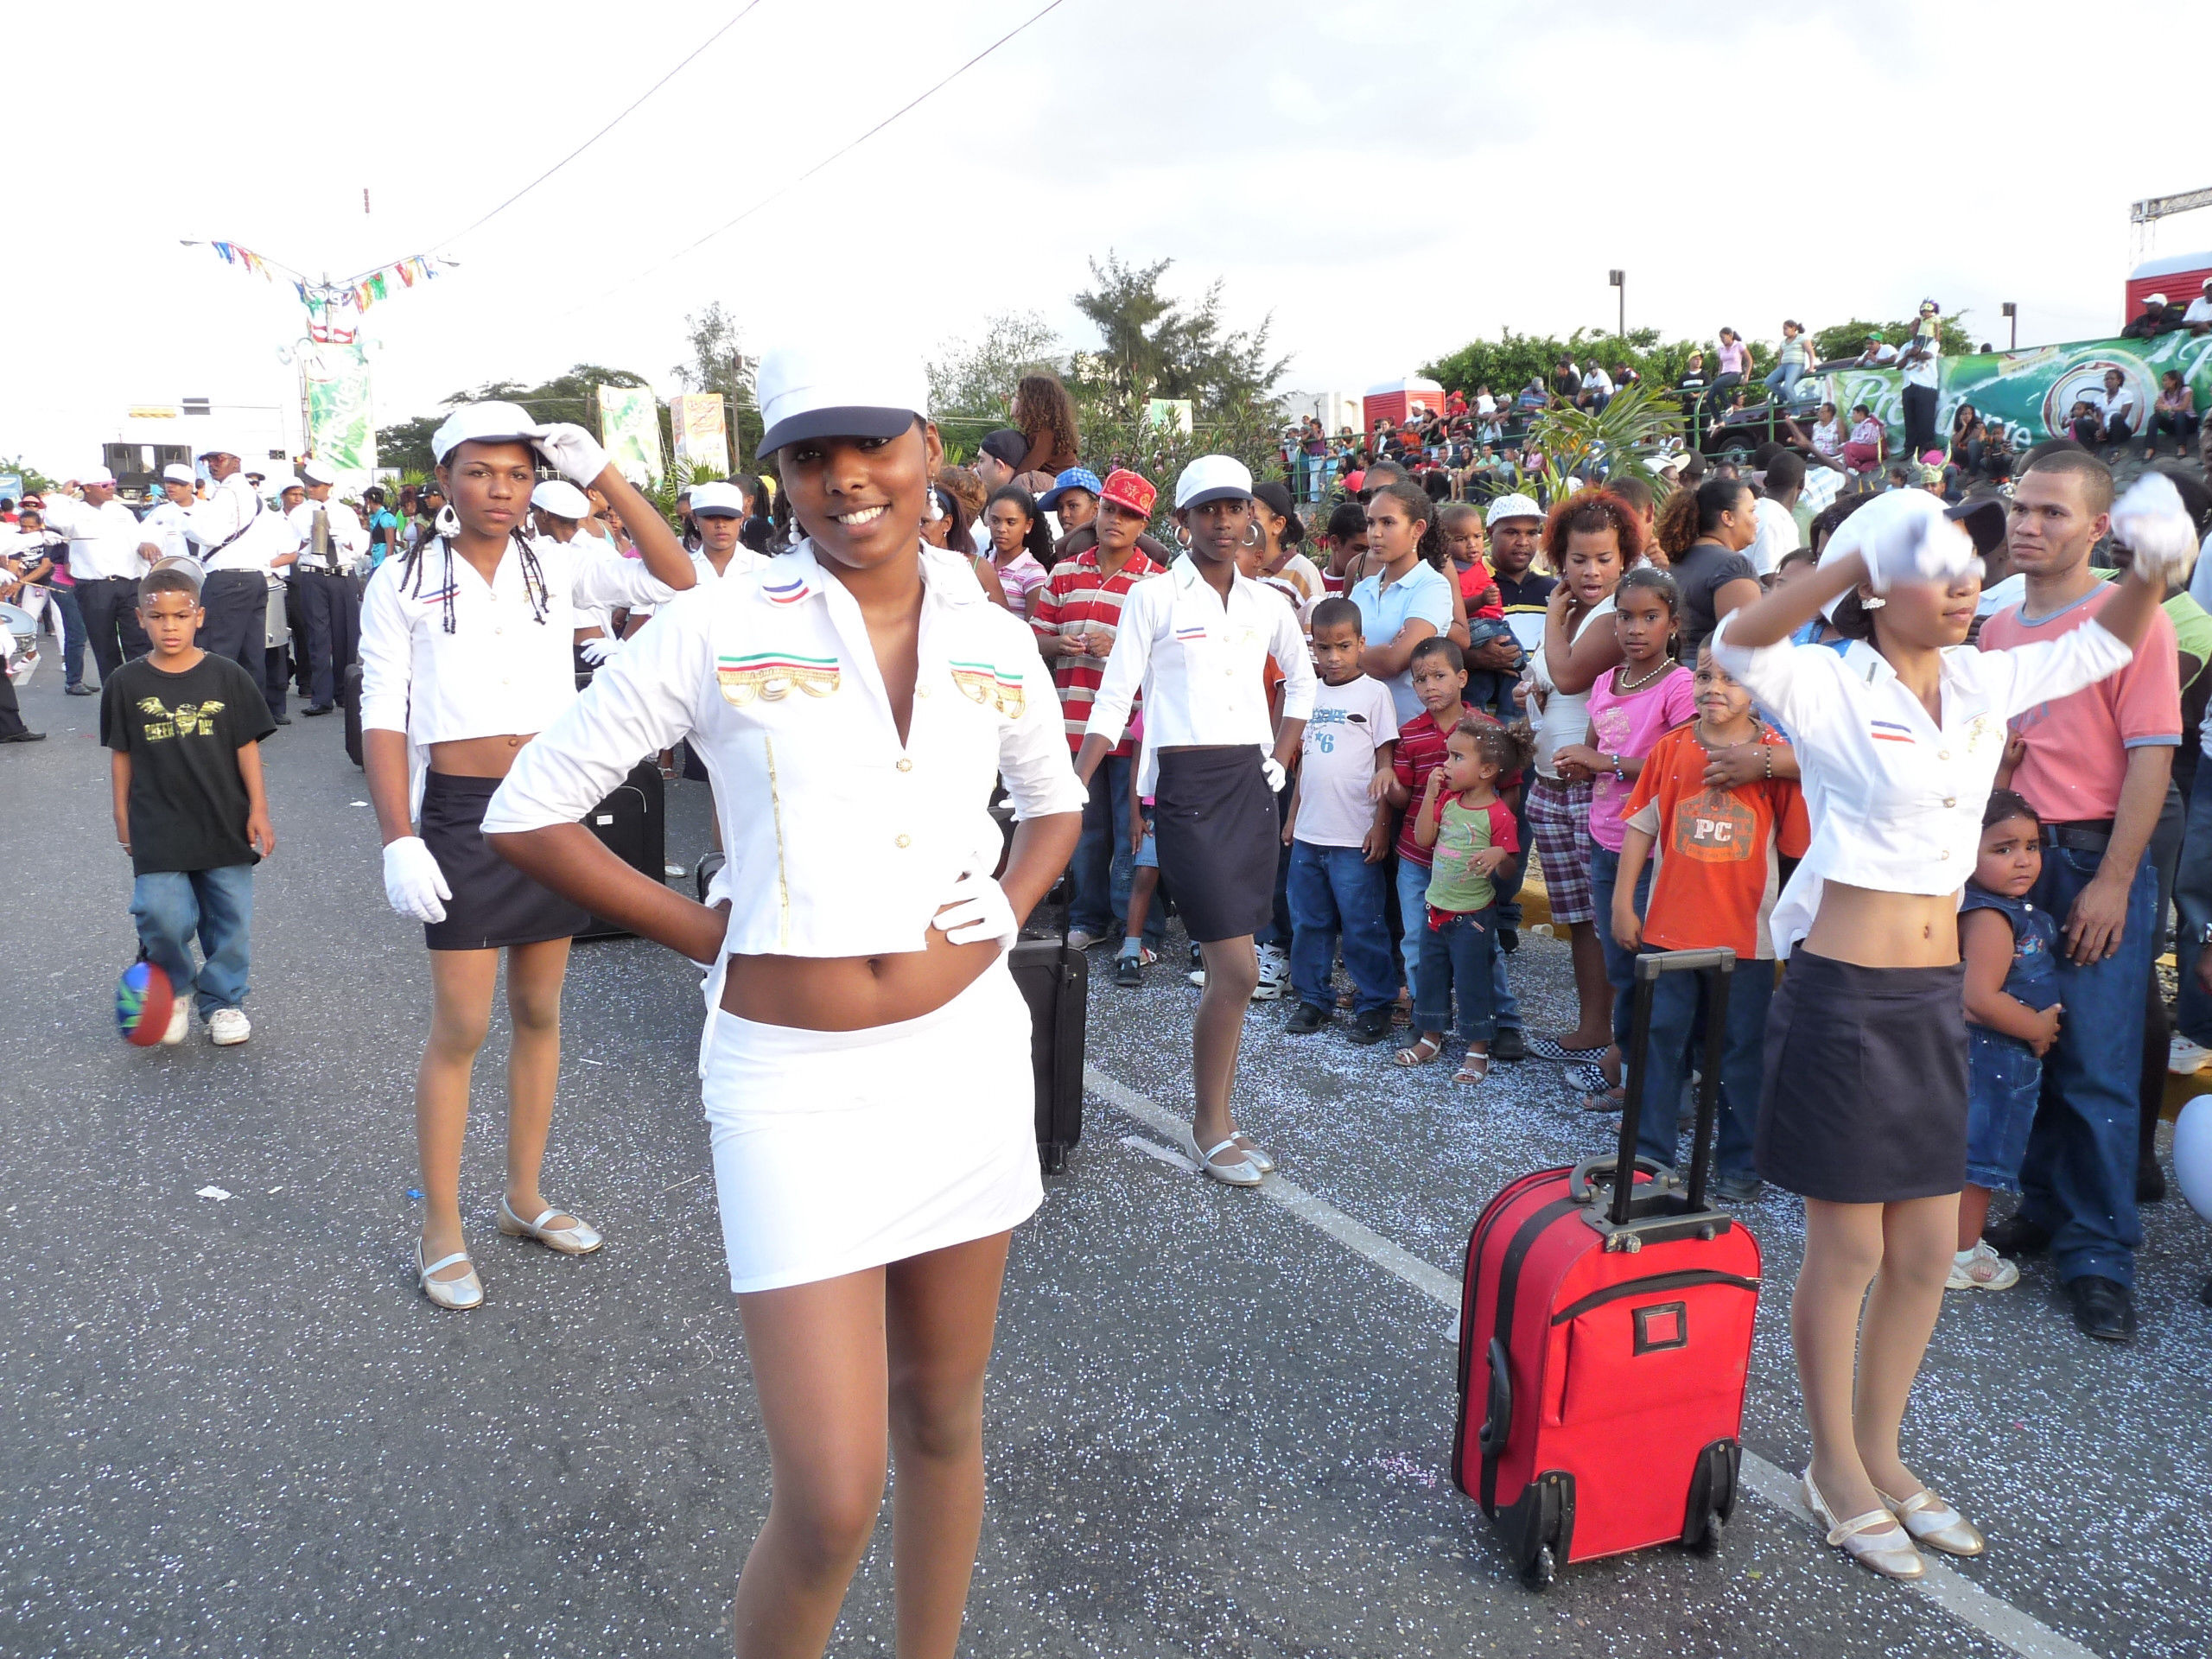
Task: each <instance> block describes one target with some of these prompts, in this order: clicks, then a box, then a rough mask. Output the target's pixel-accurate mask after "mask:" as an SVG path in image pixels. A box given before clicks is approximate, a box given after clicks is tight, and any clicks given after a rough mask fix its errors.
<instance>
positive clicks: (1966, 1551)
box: [1874, 1486, 1988, 1555]
mask: <svg viewBox="0 0 2212 1659" xmlns="http://www.w3.org/2000/svg"><path fill="white" fill-rule="evenodd" d="M1874 1496H1875V1497H1878V1498H1880V1499H1881V1500H1882V1507H1883V1508H1884V1509H1885V1510H1888V1511H1889V1512H1890V1513H1891V1515H1894V1516H1897V1519H1898V1520H1900V1521H1902V1522H1904V1529H1905V1531H1906V1532H1908V1533H1910V1535H1911V1536H1912V1541H1913V1542H1914V1543H1916V1544H1926V1545H1928V1546H1929V1547H1930V1548H1935V1549H1940V1550H1942V1552H1943V1553H1944V1554H1947V1555H1979V1554H1981V1552H1982V1551H1983V1550H1984V1549H1985V1548H1987V1547H1988V1546H1987V1543H1986V1541H1985V1540H1984V1539H1983V1537H1982V1535H1981V1530H1980V1528H1978V1527H1976V1526H1975V1525H1974V1522H1971V1521H1969V1520H1967V1518H1966V1516H1963V1515H1961V1514H1960V1513H1959V1512H1958V1510H1956V1509H1955V1507H1953V1506H1952V1504H1951V1503H1949V1501H1948V1500H1947V1499H1944V1498H1941V1497H1936V1494H1935V1493H1933V1492H1931V1491H1929V1490H1928V1489H1927V1488H1926V1487H1925V1486H1923V1487H1922V1488H1921V1489H1920V1490H1919V1491H1916V1492H1915V1493H1914V1494H1913V1495H1912V1496H1911V1497H1907V1498H1902V1499H1900V1498H1894V1497H1891V1496H1890V1495H1889V1494H1888V1493H1887V1492H1885V1491H1883V1490H1882V1489H1881V1488H1880V1487H1878V1486H1877V1487H1876V1488H1875V1489H1874Z"/></svg>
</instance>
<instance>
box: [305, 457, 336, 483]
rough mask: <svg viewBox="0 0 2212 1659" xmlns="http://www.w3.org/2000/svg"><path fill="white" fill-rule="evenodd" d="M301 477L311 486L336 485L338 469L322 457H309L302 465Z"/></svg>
mask: <svg viewBox="0 0 2212 1659" xmlns="http://www.w3.org/2000/svg"><path fill="white" fill-rule="evenodd" d="M300 476H301V477H302V478H304V479H305V480H307V481H308V483H310V484H335V483H336V482H337V481H338V469H337V468H336V467H333V466H332V465H331V464H330V463H329V462H328V461H325V460H324V459H323V458H322V457H321V456H320V455H309V456H308V458H307V459H306V460H305V461H302V462H301V463H300Z"/></svg>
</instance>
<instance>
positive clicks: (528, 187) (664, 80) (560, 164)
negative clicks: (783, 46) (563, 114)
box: [377, 0, 760, 270]
mask: <svg viewBox="0 0 2212 1659" xmlns="http://www.w3.org/2000/svg"><path fill="white" fill-rule="evenodd" d="M759 8H760V0H750V3H748V4H747V6H746V7H745V8H744V9H743V10H741V11H740V12H739V13H738V14H737V16H734V17H733V18H731V19H730V20H729V21H728V22H726V23H724V24H723V25H722V26H721V28H720V29H716V30H715V32H714V33H713V34H711V35H708V36H707V38H706V39H705V40H703V41H700V42H699V44H698V45H697V46H696V47H695V48H692V50H691V53H690V55H689V56H687V57H685V58H684V59H683V60H682V61H681V62H679V63H677V66H676V67H674V68H673V69H671V70H670V71H669V72H668V73H666V74H664V75H663V76H662V77H661V78H660V79H658V80H657V81H655V82H653V84H652V86H648V87H646V88H645V91H644V92H640V93H639V94H638V96H637V97H636V98H635V99H632V101H631V102H630V104H629V105H627V107H626V108H625V109H624V110H623V111H622V112H621V113H620V115H618V116H616V117H615V118H613V120H612V121H609V122H608V123H607V124H606V125H605V126H603V127H601V129H600V130H598V131H597V132H594V134H592V136H591V137H588V138H587V139H585V140H584V141H583V143H581V144H578V145H577V146H576V147H575V149H572V150H570V151H569V153H568V154H567V155H565V156H563V157H562V158H561V159H560V160H559V161H557V162H554V163H553V165H552V166H550V167H549V168H546V169H545V170H544V171H543V173H541V174H539V175H537V177H536V178H534V179H532V180H531V181H530V182H529V183H528V184H525V185H524V186H523V188H521V189H519V190H518V191H516V192H515V193H514V194H512V196H509V197H508V198H507V199H506V200H505V201H503V202H501V203H500V204H499V206H498V207H494V208H493V209H492V211H491V212H490V213H486V214H484V215H483V216H482V217H481V218H479V219H472V220H470V221H469V223H467V225H464V226H461V229H459V230H457V231H455V232H454V233H453V234H452V235H451V236H448V237H446V238H443V239H442V240H441V241H437V242H433V243H432V244H430V245H431V246H432V247H434V248H440V247H445V246H447V245H449V244H452V243H454V242H458V241H460V240H461V238H462V237H464V236H467V234H468V233H469V232H471V231H473V230H475V229H477V228H478V227H479V226H482V225H485V224H486V223H488V222H489V221H491V220H492V219H496V218H498V217H499V215H500V214H501V213H505V212H506V211H507V209H508V208H510V207H513V206H514V205H515V203H517V202H518V201H520V200H522V199H523V198H524V196H526V195H528V194H530V193H531V191H533V190H535V189H537V187H538V186H539V185H541V184H543V183H544V182H545V181H546V180H548V179H550V178H551V177H552V176H553V175H555V174H556V173H558V172H559V171H560V170H561V169H562V168H564V167H566V166H567V165H568V164H569V162H573V161H575V159H576V157H577V156H581V155H582V154H583V153H584V151H586V150H588V149H590V148H591V147H592V146H593V145H594V144H595V143H598V142H599V141H600V140H601V139H602V138H604V137H607V134H608V133H610V132H612V131H613V130H614V129H615V128H617V127H619V126H620V125H621V124H623V122H625V121H626V120H627V119H629V118H630V117H631V116H632V114H634V113H635V112H636V111H637V109H638V106H639V105H641V104H643V103H644V102H645V100H646V99H649V98H651V97H652V95H653V94H654V93H655V92H658V91H660V89H661V88H662V87H664V86H667V85H668V83H669V82H670V81H671V80H674V79H676V78H677V76H678V75H680V74H682V73H683V72H684V71H685V70H686V69H688V68H690V67H691V65H692V64H693V63H694V62H696V60H698V58H699V57H700V55H701V54H702V53H704V52H705V51H706V49H707V48H709V47H710V46H712V45H713V44H714V43H715V41H719V40H720V39H721V37H722V36H723V35H727V34H728V33H729V32H730V30H732V29H735V28H736V27H737V26H738V25H739V24H740V23H741V22H744V21H745V20H746V18H747V17H748V16H751V15H752V14H753V12H754V11H756V10H759ZM377 269H378V270H381V269H382V267H381V266H378V267H377Z"/></svg>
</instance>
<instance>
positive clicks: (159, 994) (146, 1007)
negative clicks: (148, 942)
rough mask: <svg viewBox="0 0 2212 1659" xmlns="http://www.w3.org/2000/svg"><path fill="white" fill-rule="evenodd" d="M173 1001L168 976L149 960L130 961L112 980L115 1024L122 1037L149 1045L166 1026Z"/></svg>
mask: <svg viewBox="0 0 2212 1659" xmlns="http://www.w3.org/2000/svg"><path fill="white" fill-rule="evenodd" d="M175 1005H176V995H175V992H174V991H173V990H172V989H171V988H170V987H169V976H168V974H166V973H165V972H163V971H162V969H160V968H158V967H156V965H155V964H154V963H150V962H134V963H131V964H130V966H129V967H128V968H126V969H124V970H123V977H122V978H121V979H118V981H116V982H115V1025H116V1029H117V1030H118V1031H120V1032H121V1033H123V1039H124V1041H125V1042H127V1043H132V1044H135V1045H137V1046H138V1047H140V1048H151V1047H153V1046H154V1045H155V1044H156V1043H158V1042H160V1041H161V1040H162V1035H163V1034H164V1033H166V1032H167V1031H168V1028H169V1013H170V1010H171V1009H172V1008H173V1007H175Z"/></svg>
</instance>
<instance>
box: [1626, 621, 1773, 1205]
mask: <svg viewBox="0 0 2212 1659" xmlns="http://www.w3.org/2000/svg"><path fill="white" fill-rule="evenodd" d="M1697 710H1698V717H1697V718H1696V719H1695V720H1694V721H1691V722H1690V723H1689V724H1688V725H1687V726H1682V727H1679V728H1676V729H1675V730H1674V731H1671V732H1669V733H1668V734H1667V735H1666V736H1664V737H1662V738H1661V739H1660V740H1659V741H1658V742H1657V744H1656V745H1655V746H1654V747H1653V748H1652V751H1651V753H1650V754H1649V756H1647V757H1646V758H1645V760H1644V762H1643V772H1642V773H1641V774H1639V775H1638V777H1637V780H1636V789H1635V791H1634V792H1633V793H1632V794H1630V797H1629V800H1628V806H1627V808H1626V810H1625V811H1624V815H1623V822H1624V826H1625V828H1626V829H1627V831H1628V835H1627V839H1626V840H1625V841H1624V842H1623V844H1622V847H1621V868H1620V879H1619V880H1618V882H1617V883H1616V884H1615V886H1614V888H1613V914H1612V918H1611V925H1612V929H1613V937H1614V938H1616V939H1618V941H1619V942H1620V944H1621V945H1622V946H1623V947H1624V949H1627V950H1637V949H1643V950H1703V949H1709V948H1712V947H1713V946H1717V945H1726V947H1727V948H1728V949H1730V950H1733V951H1734V952H1735V953H1736V958H1737V962H1738V968H1737V969H1736V971H1735V973H1734V974H1733V975H1732V976H1730V978H1731V983H1730V986H1729V990H1728V1021H1727V1031H1726V1035H1725V1038H1724V1043H1723V1049H1722V1055H1721V1061H1720V1135H1719V1148H1718V1152H1717V1154H1716V1160H1715V1161H1716V1165H1717V1167H1718V1170H1719V1174H1718V1176H1717V1179H1716V1180H1715V1183H1714V1185H1713V1195H1714V1196H1715V1197H1716V1198H1720V1199H1721V1200H1723V1201H1724V1202H1726V1203H1731V1204H1740V1203H1743V1202H1744V1201H1745V1200H1746V1199H1749V1198H1752V1197H1753V1196H1755V1195H1756V1194H1757V1193H1758V1187H1759V1178H1758V1173H1756V1172H1755V1171H1754V1170H1753V1168H1752V1166H1751V1137H1752V1134H1753V1132H1754V1130H1755V1129H1756V1128H1757V1127H1758V1108H1759V1089H1760V1084H1761V1074H1762V1071H1763V1068H1764V1064H1765V1039H1766V1014H1767V1004H1768V1003H1769V1002H1770V1001H1772V1000H1773V997H1774V967H1773V963H1774V943H1773V940H1772V938H1770V934H1769V931H1768V928H1767V918H1768V916H1769V915H1770V913H1771V912H1772V911H1773V909H1774V902H1775V900H1776V899H1777V898H1778V897H1779V896H1780V894H1781V892H1782V871H1781V860H1782V859H1783V858H1797V857H1802V855H1803V854H1804V851H1805V847H1806V843H1807V842H1809V841H1810V840H1811V838H1812V836H1811V829H1810V826H1809V825H1808V822H1807V820H1806V817H1805V800H1804V797H1803V796H1802V794H1801V793H1800V792H1799V791H1798V788H1797V785H1796V784H1795V783H1793V782H1791V781H1789V779H1782V778H1776V777H1774V776H1773V769H1772V766H1771V765H1770V757H1769V756H1768V755H1767V754H1766V753H1765V747H1781V746H1782V741H1783V740H1782V738H1781V736H1780V734H1777V733H1776V732H1775V731H1774V730H1773V729H1772V728H1769V727H1765V726H1762V725H1761V724H1760V723H1759V722H1758V720H1756V719H1755V718H1753V716H1752V715H1751V693H1750V692H1749V691H1747V690H1745V688H1744V687H1743V686H1741V685H1739V684H1738V683H1737V682H1736V681H1735V680H1734V679H1732V677H1730V676H1729V675H1728V673H1727V672H1726V671H1725V670H1723V669H1722V668H1721V667H1720V666H1719V664H1716V663H1715V662H1714V661H1713V653H1712V652H1711V651H1710V650H1709V649H1706V648H1700V651H1699V652H1698V660H1697ZM1752 745H1760V746H1765V747H1762V748H1761V749H1760V750H1759V751H1758V752H1759V753H1760V756H1761V766H1760V775H1759V776H1758V777H1756V778H1754V779H1752V781H1751V782H1749V783H1745V784H1736V785H1719V784H1712V783H1708V782H1707V781H1706V778H1707V768H1708V767H1709V766H1712V765H1713V759H1714V757H1715V756H1716V755H1717V754H1719V753H1724V752H1726V751H1727V750H1731V749H1743V748H1745V747H1749V746H1752ZM1655 848H1656V849H1657V852H1658V855H1659V865H1658V868H1657V870H1656V873H1655V874H1653V876H1652V879H1651V898H1650V902H1649V904H1648V905H1647V906H1646V907H1645V914H1644V916H1643V919H1642V920H1641V921H1639V920H1638V919H1637V914H1636V882H1637V876H1638V875H1640V874H1642V873H1643V861H1644V860H1645V858H1646V857H1648V856H1649V855H1650V854H1651V853H1652V851H1653V850H1654V849H1655ZM1701 982H1702V976H1698V975H1693V974H1669V975H1664V976H1662V977H1661V978H1660V979H1659V980H1658V981H1657V982H1656V983H1655V984H1654V985H1653V987H1652V997H1651V1036H1650V1046H1649V1050H1648V1052H1646V1054H1645V1057H1644V1067H1643V1121H1642V1125H1641V1128H1640V1132H1639V1134H1638V1135H1637V1153H1638V1154H1640V1155H1641V1156H1643V1157H1646V1158H1652V1159H1656V1160H1658V1161H1659V1162H1661V1163H1662V1164H1667V1165H1673V1164H1674V1162H1675V1141H1676V1136H1675V1128H1676V1126H1675V1102H1676V1101H1677V1100H1678V1099H1679V1098H1680V1097H1681V1087H1682V1079H1683V1078H1684V1077H1688V1075H1689V1071H1690V1052H1689V1050H1690V1037H1691V1031H1692V1028H1693V1027H1694V1025H1695V1024H1696V1016H1697V1012H1698V1003H1699V1001H1700V984H1701Z"/></svg>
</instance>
